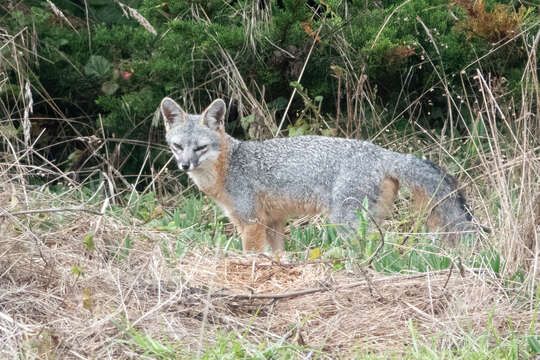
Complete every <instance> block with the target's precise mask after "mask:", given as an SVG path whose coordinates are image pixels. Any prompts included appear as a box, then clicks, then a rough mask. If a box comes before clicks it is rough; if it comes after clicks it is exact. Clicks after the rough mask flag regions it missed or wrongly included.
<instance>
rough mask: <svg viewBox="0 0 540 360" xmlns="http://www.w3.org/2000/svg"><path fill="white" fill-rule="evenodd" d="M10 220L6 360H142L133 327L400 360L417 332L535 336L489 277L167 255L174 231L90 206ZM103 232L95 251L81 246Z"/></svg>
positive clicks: (175, 340) (523, 310) (3, 334)
mask: <svg viewBox="0 0 540 360" xmlns="http://www.w3.org/2000/svg"><path fill="white" fill-rule="evenodd" d="M2 190H3V191H2V196H3V198H2V199H3V200H2V201H3V202H4V203H6V202H9V201H11V200H12V199H15V197H13V194H10V189H9V188H4V189H2ZM20 194H21V192H18V195H17V196H20ZM4 197H5V199H4ZM21 201H22V199H21ZM15 203H16V201H15V200H13V204H15ZM34 205H36V204H34ZM36 206H37V205H36ZM5 214H6V213H4V216H3V217H2V218H1V221H2V224H1V225H0V226H1V231H2V236H1V238H0V343H1V344H2V345H1V347H0V357H2V358H5V357H8V358H9V357H13V356H17V354H21V352H24V353H25V354H26V355H28V356H29V358H32V357H35V358H47V357H48V358H77V357H78V358H117V359H121V358H131V357H133V356H135V357H136V353H135V352H134V351H135V348H134V347H133V346H132V345H130V344H128V343H127V342H126V341H125V340H128V339H129V337H128V336H127V335H126V331H125V329H126V327H128V324H129V326H131V327H133V328H134V329H137V330H139V331H140V332H142V333H145V334H147V335H149V336H151V337H153V338H154V339H158V340H161V341H167V342H168V343H172V344H175V346H179V347H181V348H182V349H184V351H185V354H196V353H197V351H199V350H200V349H201V348H204V347H206V346H209V345H211V344H212V342H213V341H214V340H215V339H216V336H217V334H219V333H223V332H227V331H236V332H239V333H242V334H246V337H247V338H248V340H250V341H255V342H257V341H267V342H272V343H275V342H280V341H292V342H293V343H294V344H299V345H306V346H308V347H310V348H316V349H320V350H322V351H323V352H325V353H327V354H329V356H331V354H335V353H336V352H340V354H341V355H343V356H346V354H354V351H356V350H358V349H369V350H370V351H373V352H377V351H382V350H384V351H386V352H387V351H392V352H396V353H399V352H400V351H402V350H403V349H404V347H405V346H406V345H407V343H408V342H409V341H410V339H411V329H410V327H411V325H412V327H413V328H414V331H415V332H417V333H418V334H420V335H426V336H429V335H433V334H442V333H444V334H445V335H444V336H443V337H441V338H440V340H439V341H440V342H442V343H444V342H449V343H454V344H453V345H459V344H456V343H455V342H456V341H459V339H460V336H459V335H460V334H464V333H465V332H470V331H473V332H474V331H478V332H481V331H485V328H486V324H487V322H488V319H491V320H490V321H491V324H492V325H493V326H494V327H495V328H496V329H498V330H500V331H502V333H504V332H505V331H507V330H508V331H509V330H510V327H511V328H512V329H513V330H514V331H516V330H520V329H521V330H525V329H528V326H530V324H531V320H532V316H533V312H532V311H531V308H530V307H529V305H528V304H527V302H525V301H524V302H522V303H520V302H519V301H516V298H510V297H508V296H507V295H506V292H504V291H503V289H502V287H501V286H500V282H499V281H498V280H497V279H496V278H493V277H491V276H490V275H489V274H488V273H487V272H483V271H482V270H481V269H467V268H462V269H457V268H454V269H453V270H451V271H439V272H433V273H423V274H401V275H385V274H381V273H376V272H374V271H371V270H366V269H360V268H358V269H355V268H354V266H352V267H351V268H352V270H347V271H344V270H342V271H335V270H333V269H332V266H331V265H332V264H325V263H315V264H313V263H309V264H308V263H306V264H292V265H285V264H280V263H277V262H276V261H275V260H272V259H270V258H268V257H264V256H253V255H241V254H237V253H222V252H221V251H220V250H219V249H217V250H216V249H192V250H191V251H189V252H188V253H187V254H185V255H183V256H181V257H177V256H173V257H167V256H166V255H164V254H165V253H166V251H163V249H164V248H165V249H167V248H168V249H169V253H173V249H174V246H175V245H174V244H175V243H176V238H177V237H178V234H171V233H165V232H158V231H156V230H155V229H150V228H148V227H144V226H142V225H137V226H135V225H129V224H128V225H126V224H125V222H124V223H122V222H121V221H120V220H117V219H115V218H113V217H111V216H99V215H93V214H84V215H81V213H80V212H67V213H62V226H58V227H55V226H49V227H47V226H45V225H44V224H45V223H46V220H47V218H48V217H49V216H53V214H47V213H40V214H25V215H24V216H7V215H5ZM29 219H34V220H35V221H29ZM49 220H51V219H49ZM32 224H34V225H32ZM96 224H99V229H100V230H99V231H97V233H96V235H95V238H94V240H95V249H93V250H91V251H90V250H89V249H88V247H87V246H85V245H84V241H83V239H84V238H85V236H86V235H87V234H88V233H89V232H92V231H94V230H95V229H96ZM29 225H30V226H29ZM126 235H130V238H131V239H133V247H132V248H131V249H129V251H124V250H125V249H122V248H121V247H119V246H118V245H116V244H119V243H122V239H125V237H126ZM510 322H511V325H510ZM453 335H457V336H453ZM443 345H444V344H443Z"/></svg>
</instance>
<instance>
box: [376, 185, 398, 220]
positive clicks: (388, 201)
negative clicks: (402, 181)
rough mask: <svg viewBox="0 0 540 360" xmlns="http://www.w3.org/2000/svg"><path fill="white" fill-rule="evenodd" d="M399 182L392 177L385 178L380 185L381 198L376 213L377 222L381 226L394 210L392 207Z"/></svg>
mask: <svg viewBox="0 0 540 360" xmlns="http://www.w3.org/2000/svg"><path fill="white" fill-rule="evenodd" d="M398 189H399V182H398V181H397V180H396V179H395V178H393V177H390V176H387V177H385V178H384V179H383V180H382V181H381V184H380V185H379V198H378V201H377V207H376V211H375V221H377V224H378V225H380V224H381V223H382V222H383V221H384V218H385V217H386V216H388V214H389V213H390V211H391V210H392V205H393V204H394V200H395V198H396V196H397V193H398Z"/></svg>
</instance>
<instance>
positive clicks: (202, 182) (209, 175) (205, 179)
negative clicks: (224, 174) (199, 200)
mask: <svg viewBox="0 0 540 360" xmlns="http://www.w3.org/2000/svg"><path fill="white" fill-rule="evenodd" d="M188 175H189V177H190V178H191V180H193V182H194V183H195V185H197V187H198V188H199V189H200V190H202V191H204V192H209V191H211V190H212V189H214V188H215V186H216V182H217V176H216V175H217V174H216V170H215V169H214V168H213V167H211V168H198V169H196V170H194V171H190V172H189V173H188Z"/></svg>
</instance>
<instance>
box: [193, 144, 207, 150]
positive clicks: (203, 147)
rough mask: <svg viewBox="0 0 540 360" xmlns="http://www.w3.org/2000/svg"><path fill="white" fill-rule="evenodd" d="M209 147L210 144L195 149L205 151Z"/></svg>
mask: <svg viewBox="0 0 540 360" xmlns="http://www.w3.org/2000/svg"><path fill="white" fill-rule="evenodd" d="M207 147H208V145H202V146H199V147H196V148H195V151H203V150H206V148H207Z"/></svg>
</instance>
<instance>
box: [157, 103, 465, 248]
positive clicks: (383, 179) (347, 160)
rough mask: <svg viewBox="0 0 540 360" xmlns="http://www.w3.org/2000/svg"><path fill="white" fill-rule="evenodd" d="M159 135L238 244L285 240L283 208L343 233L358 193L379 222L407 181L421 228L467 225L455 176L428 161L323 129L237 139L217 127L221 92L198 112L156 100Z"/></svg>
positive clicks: (350, 227) (353, 217)
mask: <svg viewBox="0 0 540 360" xmlns="http://www.w3.org/2000/svg"><path fill="white" fill-rule="evenodd" d="M161 112H162V115H163V117H164V120H165V128H166V140H167V143H168V145H169V147H170V149H171V150H172V153H173V154H174V158H175V159H176V162H177V164H178V167H179V168H180V169H181V170H183V171H186V172H187V173H188V175H189V176H190V178H191V179H192V180H193V181H194V182H195V184H196V185H197V186H198V187H199V189H200V190H202V191H203V192H204V193H206V194H207V195H208V196H210V197H212V198H213V199H215V201H216V202H217V203H218V204H219V205H220V206H221V208H222V209H223V211H224V212H225V214H226V215H227V216H228V217H229V218H230V219H231V220H232V222H233V223H234V225H235V227H236V228H237V230H238V232H239V233H240V236H241V237H242V246H243V248H244V251H257V252H258V251H261V250H262V249H263V247H264V246H265V245H267V244H269V245H271V246H272V249H273V250H274V251H280V250H283V248H284V239H283V229H284V227H285V224H286V221H287V218H288V217H290V216H301V215H309V214H317V213H326V214H328V215H329V218H330V221H331V222H332V223H334V224H339V226H338V227H339V229H340V232H342V233H344V234H345V235H346V234H350V233H351V232H354V231H355V229H356V226H357V224H358V217H357V210H358V209H359V208H361V206H360V204H362V201H363V200H364V199H365V198H366V197H367V199H368V204H369V207H370V209H371V210H373V212H374V215H375V216H374V217H375V219H376V220H377V221H378V222H379V221H382V220H383V219H384V217H385V216H386V215H387V213H388V211H389V210H390V209H391V206H392V203H393V201H394V198H395V196H396V194H397V191H398V187H399V185H400V184H403V185H405V186H407V187H408V188H410V189H411V191H412V193H413V198H414V199H415V203H416V205H417V206H418V207H420V208H422V209H427V210H426V213H427V214H428V217H427V222H426V224H427V227H428V229H430V230H432V229H444V230H445V231H459V232H460V231H468V230H473V229H474V227H473V224H472V221H471V220H472V218H471V214H470V212H469V210H468V207H467V204H466V202H465V198H464V196H463V194H462V193H461V191H458V189H457V182H456V180H455V179H454V178H453V177H452V176H450V175H448V174H446V173H445V172H444V171H442V170H441V169H440V168H439V167H438V166H436V165H435V164H433V163H431V162H428V161H425V160H421V159H419V158H417V157H415V156H412V155H409V154H401V153H397V152H393V151H390V150H386V149H384V148H382V147H380V146H377V145H375V144H373V143H370V142H366V141H360V140H353V139H344V138H331V137H323V136H299V137H292V138H276V139H271V140H266V141H239V140H237V139H234V138H233V137H231V136H229V135H228V134H227V133H225V130H224V120H225V113H226V105H225V102H224V101H223V100H221V99H217V100H214V101H213V102H212V103H211V104H210V106H208V108H206V110H204V111H203V113H202V114H200V115H190V114H188V113H186V112H185V111H183V110H182V109H181V108H180V106H179V105H178V104H177V103H176V102H175V101H174V100H172V99H170V98H168V97H165V98H164V99H163V100H162V102H161Z"/></svg>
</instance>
